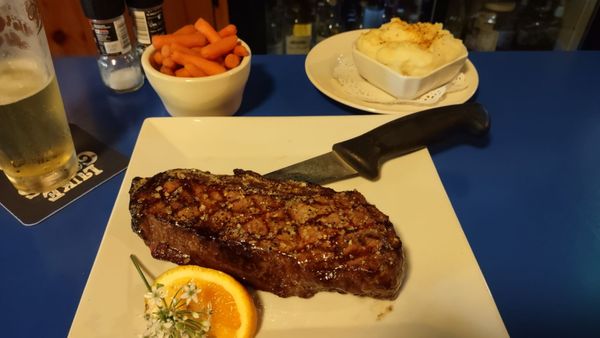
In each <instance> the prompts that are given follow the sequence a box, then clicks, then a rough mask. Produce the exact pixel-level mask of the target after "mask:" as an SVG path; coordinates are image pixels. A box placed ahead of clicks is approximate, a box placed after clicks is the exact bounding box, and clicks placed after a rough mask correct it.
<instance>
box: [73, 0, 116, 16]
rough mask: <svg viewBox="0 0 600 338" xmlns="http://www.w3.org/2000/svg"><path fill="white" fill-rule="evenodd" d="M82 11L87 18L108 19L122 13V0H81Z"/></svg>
mask: <svg viewBox="0 0 600 338" xmlns="http://www.w3.org/2000/svg"><path fill="white" fill-rule="evenodd" d="M81 7H82V8H83V13H84V14H85V16H86V17H87V18H88V19H92V20H108V19H113V18H116V17H118V16H120V15H122V14H123V11H124V10H125V2H124V1H123V0H81Z"/></svg>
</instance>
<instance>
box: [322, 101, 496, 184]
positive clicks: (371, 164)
mask: <svg viewBox="0 0 600 338" xmlns="http://www.w3.org/2000/svg"><path fill="white" fill-rule="evenodd" d="M489 128H490V118H489V115H488V113H487V111H486V110H485V108H483V106H482V105H481V104H479V103H476V102H473V103H464V104H457V105H451V106H444V107H439V108H433V109H428V110H423V111H420V112H417V113H414V114H410V115H407V116H403V117H401V118H399V119H396V120H393V121H390V122H388V123H386V124H384V125H382V126H379V127H377V128H375V129H373V130H371V131H369V132H367V133H365V134H362V135H360V136H357V137H355V138H352V139H349V140H347V141H343V142H340V143H336V144H334V145H333V150H334V151H335V152H336V153H337V154H338V155H339V156H341V157H342V158H343V159H344V160H345V161H346V162H347V163H348V164H350V165H351V166H352V167H353V168H354V169H356V171H358V173H359V174H360V175H361V176H363V177H366V178H368V179H375V178H377V176H379V167H380V164H381V163H382V162H383V161H385V160H387V159H389V158H393V157H398V156H400V155H404V154H408V153H411V152H413V151H416V150H419V149H422V148H425V147H427V146H429V145H432V144H434V143H436V142H439V141H441V140H443V139H446V138H448V137H449V136H452V135H454V134H456V133H468V134H471V135H474V136H483V135H485V134H486V133H487V132H488V130H489Z"/></svg>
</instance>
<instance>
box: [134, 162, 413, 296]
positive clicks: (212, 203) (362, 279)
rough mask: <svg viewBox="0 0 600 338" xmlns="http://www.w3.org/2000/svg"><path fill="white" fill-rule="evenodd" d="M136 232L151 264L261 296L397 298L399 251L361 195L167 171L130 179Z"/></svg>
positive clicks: (253, 176)
mask: <svg viewBox="0 0 600 338" xmlns="http://www.w3.org/2000/svg"><path fill="white" fill-rule="evenodd" d="M129 207H130V212H131V216H132V228H133V230H134V231H135V232H136V233H138V234H139V236H140V237H141V238H142V239H143V240H144V242H145V243H146V245H147V246H149V248H150V251H151V254H152V256H153V257H155V258H157V259H162V260H168V261H171V262H174V263H177V264H195V265H201V266H204V267H208V268H213V269H218V270H221V271H224V272H226V273H228V274H230V275H232V276H234V277H236V278H238V279H239V280H241V281H243V282H245V283H247V284H249V285H250V286H252V287H254V288H255V289H258V290H264V291H270V292H272V293H274V294H276V295H279V296H281V297H289V296H299V297H304V298H308V297H311V296H313V295H314V294H315V293H317V292H320V291H334V292H340V293H351V294H355V295H359V296H369V297H374V298H379V299H394V298H396V297H397V296H398V293H399V290H400V285H401V283H402V278H403V266H404V256H403V252H402V242H401V241H400V239H399V238H398V236H397V235H396V232H395V230H394V227H393V225H392V223H391V222H390V221H389V218H388V217H387V216H386V215H384V214H383V213H382V212H380V211H379V210H378V209H377V208H376V207H375V206H373V205H371V204H369V203H368V202H367V201H366V199H365V198H364V196H363V195H362V194H360V193H359V192H357V191H343V192H336V191H334V190H332V189H330V188H326V187H322V186H319V185H315V184H310V183H304V182H298V181H278V180H270V179H266V178H264V177H263V176H261V175H259V174H257V173H254V172H251V171H245V170H240V169H236V170H234V175H214V174H211V173H209V172H204V171H200V170H194V169H173V170H168V171H165V172H162V173H159V174H157V175H155V176H153V177H150V178H139V177H137V178H135V179H134V180H133V182H132V185H131V189H130V205H129Z"/></svg>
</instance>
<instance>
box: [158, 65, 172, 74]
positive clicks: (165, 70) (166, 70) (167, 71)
mask: <svg viewBox="0 0 600 338" xmlns="http://www.w3.org/2000/svg"><path fill="white" fill-rule="evenodd" d="M160 72H161V73H163V74H167V75H175V73H173V69H171V68H169V67H165V66H162V67H160Z"/></svg>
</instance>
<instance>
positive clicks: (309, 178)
mask: <svg viewBox="0 0 600 338" xmlns="http://www.w3.org/2000/svg"><path fill="white" fill-rule="evenodd" d="M354 176H358V171H356V169H354V168H352V167H351V166H350V165H348V164H347V163H346V162H345V161H344V160H343V159H342V158H341V157H340V156H339V155H338V154H336V153H335V152H333V151H331V152H328V153H326V154H323V155H319V156H315V157H313V158H310V159H308V160H305V161H302V162H299V163H296V164H292V165H290V166H288V167H285V168H281V169H279V170H276V171H273V172H270V173H268V174H266V175H265V177H267V178H270V179H279V180H295V181H305V182H310V183H316V184H328V183H332V182H335V181H339V180H342V179H347V178H350V177H354Z"/></svg>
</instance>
